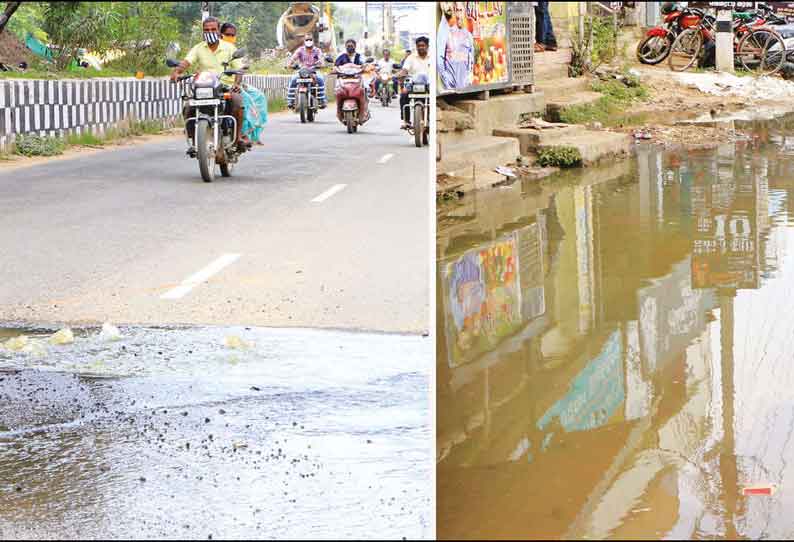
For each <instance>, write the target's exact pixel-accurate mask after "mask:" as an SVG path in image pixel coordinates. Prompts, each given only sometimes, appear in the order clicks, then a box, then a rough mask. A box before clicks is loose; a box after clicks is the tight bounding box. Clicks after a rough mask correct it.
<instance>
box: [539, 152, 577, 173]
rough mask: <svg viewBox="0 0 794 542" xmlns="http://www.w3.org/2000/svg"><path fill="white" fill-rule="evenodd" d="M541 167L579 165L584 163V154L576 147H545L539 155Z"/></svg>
mask: <svg viewBox="0 0 794 542" xmlns="http://www.w3.org/2000/svg"><path fill="white" fill-rule="evenodd" d="M538 165H539V166H540V167H562V168H569V167H579V166H581V165H582V155H581V154H579V149H577V148H576V147H552V148H550V149H543V150H541V151H540V154H539V156H538Z"/></svg>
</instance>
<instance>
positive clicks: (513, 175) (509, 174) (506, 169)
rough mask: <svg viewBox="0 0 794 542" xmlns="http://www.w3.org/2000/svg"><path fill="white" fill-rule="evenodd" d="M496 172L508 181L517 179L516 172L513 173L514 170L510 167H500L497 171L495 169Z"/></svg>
mask: <svg viewBox="0 0 794 542" xmlns="http://www.w3.org/2000/svg"><path fill="white" fill-rule="evenodd" d="M494 171H495V172H497V173H499V174H500V175H504V176H505V177H507V178H508V179H515V178H516V173H515V171H513V169H512V168H509V167H506V166H499V167H497V168H496V169H494Z"/></svg>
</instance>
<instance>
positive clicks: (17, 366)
mask: <svg viewBox="0 0 794 542" xmlns="http://www.w3.org/2000/svg"><path fill="white" fill-rule="evenodd" d="M120 331H121V334H122V337H121V338H120V339H119V340H115V341H107V340H104V339H103V338H101V337H100V333H99V330H98V329H92V330H75V342H74V343H73V344H68V345H62V346H57V345H50V344H48V343H47V342H46V339H47V337H49V335H50V334H51V331H47V330H40V331H30V330H27V331H22V330H8V329H6V330H0V342H3V341H6V340H7V339H9V338H11V337H17V336H18V335H20V333H23V332H24V333H25V334H26V335H27V336H28V338H29V341H34V342H35V341H41V342H42V343H44V348H45V352H44V353H43V354H41V353H40V352H39V351H38V350H37V351H33V352H27V353H22V352H12V351H9V350H8V349H0V538H3V539H5V538H17V537H21V538H130V537H134V538H170V539H184V538H201V539H207V538H208V537H210V536H211V537H212V538H215V539H218V538H221V537H223V538H249V539H251V538H274V537H279V538H282V537H291V538H337V537H342V538H361V537H372V536H373V535H374V534H375V533H377V534H378V535H381V534H383V535H384V536H388V537H392V538H401V537H408V538H430V537H432V536H433V533H432V532H431V518H432V513H433V511H432V509H431V506H432V505H431V500H430V499H431V495H432V488H431V487H429V486H428V483H427V481H428V480H430V479H431V473H432V468H433V463H432V457H431V454H432V452H431V438H432V437H431V429H430V423H429V422H430V420H429V405H428V379H429V372H430V370H429V367H428V364H427V360H428V359H430V356H431V351H432V347H431V343H430V339H428V338H423V337H418V336H407V335H406V336H403V335H375V334H366V333H342V332H326V331H312V330H299V329H294V330H275V329H258V328H200V329H199V328H186V329H152V328H121V330H120ZM232 339H234V340H232Z"/></svg>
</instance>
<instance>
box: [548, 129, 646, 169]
mask: <svg viewBox="0 0 794 542" xmlns="http://www.w3.org/2000/svg"><path fill="white" fill-rule="evenodd" d="M632 143H633V142H632V138H631V137H630V136H629V135H627V134H621V133H617V132H605V131H595V130H583V131H581V132H579V133H576V134H573V135H570V136H565V137H561V138H559V139H558V140H557V141H555V142H553V143H548V144H545V143H544V144H541V145H539V146H538V151H539V152H540V151H542V150H544V149H551V148H555V147H576V148H577V149H578V150H579V154H581V155H582V162H584V164H585V165H589V164H594V163H596V162H598V161H599V160H603V159H605V158H610V157H614V156H619V155H622V154H627V153H630V152H631V149H632Z"/></svg>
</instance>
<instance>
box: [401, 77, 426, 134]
mask: <svg viewBox="0 0 794 542" xmlns="http://www.w3.org/2000/svg"><path fill="white" fill-rule="evenodd" d="M404 86H405V89H406V91H407V92H408V103H407V104H406V105H405V107H407V108H408V111H409V112H410V114H411V120H412V125H411V127H410V128H408V133H410V134H411V135H413V136H414V142H415V143H416V146H417V147H421V146H422V145H427V144H428V136H429V133H430V128H429V127H430V82H429V80H428V78H427V75H426V74H424V73H420V74H418V75H417V76H416V77H415V78H413V79H412V78H410V77H406V78H405V83H404Z"/></svg>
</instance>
